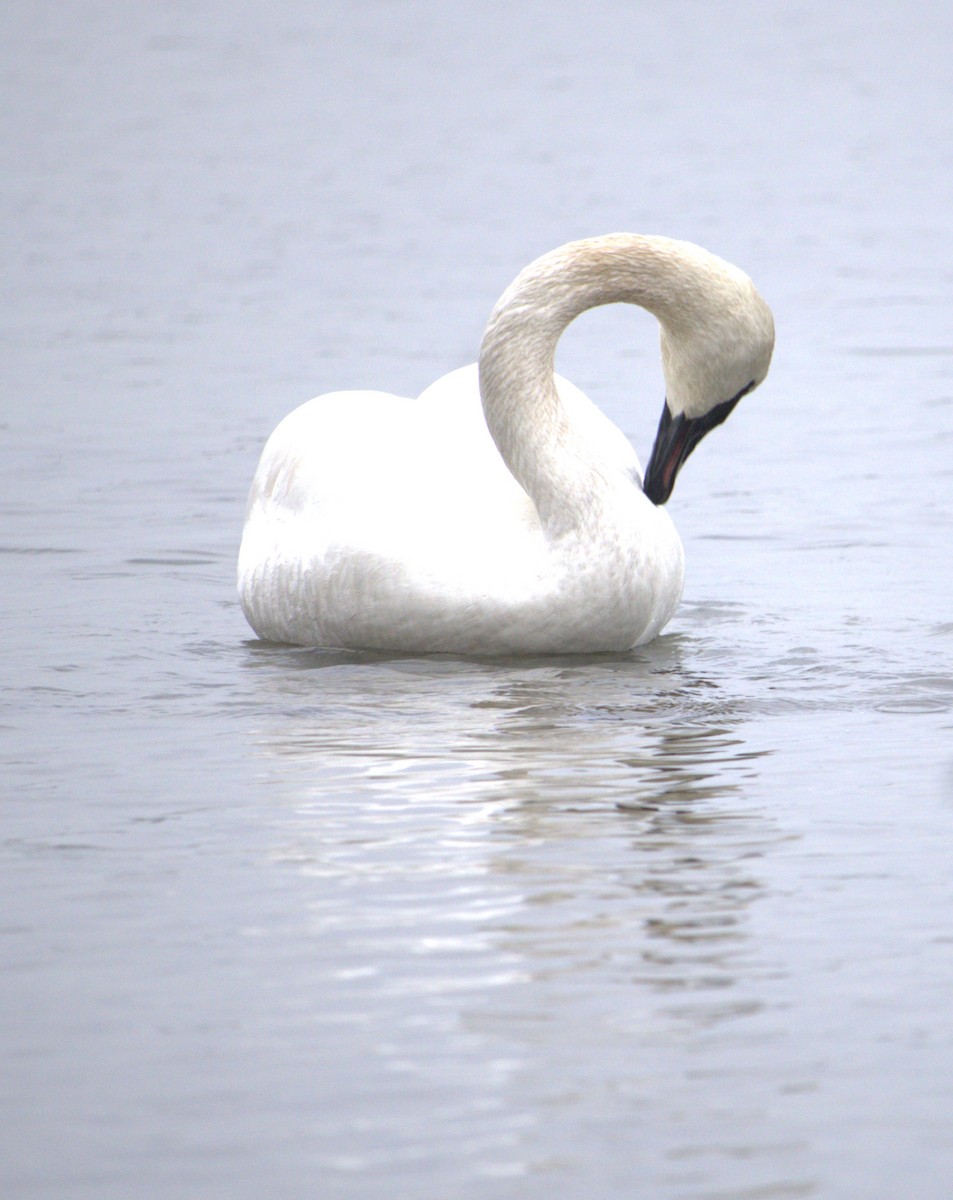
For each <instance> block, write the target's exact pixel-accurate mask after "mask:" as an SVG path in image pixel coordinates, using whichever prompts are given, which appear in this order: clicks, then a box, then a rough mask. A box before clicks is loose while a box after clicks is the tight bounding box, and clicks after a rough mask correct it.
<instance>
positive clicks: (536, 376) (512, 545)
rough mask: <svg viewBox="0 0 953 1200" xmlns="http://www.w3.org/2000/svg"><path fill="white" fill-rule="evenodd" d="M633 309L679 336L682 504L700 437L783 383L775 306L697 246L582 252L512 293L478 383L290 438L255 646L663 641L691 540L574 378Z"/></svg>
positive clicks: (280, 446) (561, 257)
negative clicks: (618, 316)
mask: <svg viewBox="0 0 953 1200" xmlns="http://www.w3.org/2000/svg"><path fill="white" fill-rule="evenodd" d="M615 301H628V302H631V303H636V304H641V305H642V306H643V307H645V308H647V309H649V310H650V311H651V312H653V313H654V314H655V315H656V316H657V317H658V319H659V322H660V324H661V326H662V356H663V367H664V370H665V377H666V385H667V414H666V415H663V426H662V427H660V431H659V440H658V442H657V443H656V449H655V451H654V452H653V459H652V462H651V463H650V467H649V472H648V474H647V476H646V490H648V491H649V492H650V493H651V494H653V495H654V498H655V499H659V500H664V499H665V498H667V495H668V492H670V490H671V485H672V484H673V483H674V477H675V473H676V472H677V470H678V467H679V466H680V464H681V462H682V461H684V458H685V457H686V456H687V454H688V453H689V452H690V451H691V449H692V447H693V446H694V444H695V443H696V442H697V440H698V439H699V438H700V437H701V436H702V434H704V433H705V432H707V428H709V427H710V426H711V425H712V424H715V423H717V421H718V420H722V419H724V416H725V415H727V411H730V407H731V405H732V404H733V402H734V401H735V400H736V399H737V398H738V396H739V395H740V394H742V393H744V392H745V391H748V390H750V389H751V388H752V387H753V386H756V385H757V384H758V383H760V382H761V380H762V379H763V377H764V375H765V373H766V372H767V368H768V363H769V361H770V356H771V348H772V345H773V323H772V320H771V314H770V311H769V310H768V308H767V306H766V305H765V304H764V301H763V300H762V299H761V297H760V296H759V295H758V293H757V292H756V291H755V289H754V286H753V285H752V284H751V281H750V280H749V279H748V277H747V276H746V275H744V273H743V272H741V271H739V270H738V269H737V268H735V267H732V266H730V265H729V264H728V263H725V262H723V261H722V260H721V259H718V258H716V257H715V256H714V255H711V254H708V253H707V252H705V251H703V250H701V249H699V248H698V247H696V246H692V245H690V244H689V243H685V242H675V241H671V240H669V239H665V238H655V237H644V236H637V235H633V234H614V235H610V236H608V237H603V238H592V239H588V240H585V241H582V242H573V243H570V244H569V245H567V246H563V247H561V248H560V249H558V250H555V251H553V252H552V253H550V254H547V255H545V256H544V257H543V258H541V259H538V260H537V261H536V262H534V263H532V264H531V265H530V266H529V267H527V268H526V269H525V270H524V271H523V272H521V274H520V275H519V276H518V277H517V279H516V280H515V281H514V283H513V284H512V285H511V286H510V287H509V288H508V289H507V290H506V292H504V294H503V296H502V297H501V299H500V300H499V302H498V303H497V305H496V307H495V308H494V310H493V312H492V314H491V316H490V320H489V324H488V326H487V330H486V334H485V336H484V339H483V346H482V349H481V353H480V363H479V368H478V367H477V366H476V365H473V366H470V367H464V368H462V369H461V370H458V371H453V372H451V373H450V374H449V375H445V376H444V377H443V378H442V379H439V380H438V381H437V382H436V383H434V384H432V385H431V386H430V387H429V388H427V390H426V391H425V392H424V393H423V394H422V395H421V396H419V397H418V398H417V399H416V400H409V399H404V398H401V397H396V396H390V395H387V394H385V393H381V392H358V391H351V392H332V393H330V394H328V395H324V396H320V397H318V398H317V399H315V400H311V401H309V402H308V403H307V404H304V405H302V406H301V407H300V408H298V409H296V410H295V411H294V412H292V413H291V414H290V415H289V416H288V417H286V418H285V419H284V420H283V421H282V422H281V423H280V424H279V426H278V428H277V429H276V430H275V432H274V433H273V434H272V435H271V437H270V438H269V440H268V442H267V444H266V446H265V449H264V452H263V453H262V457H261V461H260V463H259V465H258V469H257V471H256V473H255V477H254V480H253V483H252V488H251V495H250V497H249V502H248V513H247V518H246V523H245V530H244V535H243V538H242V545H241V550H240V553H239V568H238V580H239V593H240V596H241V601H242V607H243V609H244V612H245V615H246V617H247V618H248V621H249V623H250V624H251V626H252V628H253V629H254V630H255V632H256V633H257V634H258V635H259V636H260V637H262V638H265V639H267V640H271V641H280V642H292V643H296V644H299V645H308V646H337V647H350V648H355V649H357V648H376V649H384V650H407V651H452V652H457V653H465V654H487V655H496V654H506V653H517V654H521V653H569V652H577V651H578V652H584V651H600V650H625V649H628V648H630V647H632V646H634V645H637V644H639V643H641V642H645V641H648V640H649V639H650V638H652V637H654V636H655V635H656V634H657V633H658V632H659V630H660V629H662V627H663V626H664V625H665V623H666V622H667V621H668V620H669V618H670V617H671V616H672V614H673V613H674V611H675V608H676V607H677V605H678V602H679V599H680V597H681V592H682V583H683V574H684V567H683V551H682V545H681V541H680V540H679V537H678V534H677V533H676V531H675V528H674V526H673V525H672V522H671V520H670V518H669V516H668V514H667V513H666V512H665V511H664V509H662V508H661V507H660V506H658V505H657V504H656V503H653V501H652V500H651V499H649V496H648V495H646V493H645V491H643V488H642V480H641V474H640V470H639V463H638V460H637V458H636V456H635V453H634V451H633V450H632V448H631V446H630V445H629V442H628V441H627V439H626V438H625V436H624V435H623V434H622V433H621V432H620V431H619V430H618V429H617V428H616V427H615V426H614V425H613V424H612V423H611V422H610V421H609V420H608V419H607V418H606V417H605V416H604V415H603V414H602V413H601V412H600V411H599V410H598V409H597V408H596V407H595V406H594V405H593V404H592V403H591V402H590V401H589V400H588V399H587V398H586V397H585V396H584V395H583V393H582V392H580V391H579V389H578V388H576V387H574V386H573V385H572V384H571V383H569V382H568V381H567V380H565V379H562V378H559V377H557V376H556V375H555V374H554V371H553V360H554V355H555V348H556V343H557V341H558V339H559V336H560V334H561V333H562V331H563V330H564V329H565V327H566V326H567V325H568V324H569V322H570V321H571V320H572V319H573V318H574V317H575V316H577V315H578V314H579V313H580V312H582V311H584V310H585V309H588V308H592V307H595V306H596V305H599V304H607V303H612V302H615ZM666 421H667V422H668V425H666ZM663 427H664V428H665V429H667V433H666V434H665V437H664V438H663ZM650 477H651V478H650Z"/></svg>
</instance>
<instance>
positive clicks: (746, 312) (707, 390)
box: [643, 252, 774, 504]
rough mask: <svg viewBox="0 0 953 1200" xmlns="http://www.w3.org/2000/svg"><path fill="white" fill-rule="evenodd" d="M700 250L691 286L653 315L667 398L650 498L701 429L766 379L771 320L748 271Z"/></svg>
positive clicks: (669, 481)
mask: <svg viewBox="0 0 953 1200" xmlns="http://www.w3.org/2000/svg"><path fill="white" fill-rule="evenodd" d="M702 254H704V258H702V259H701V261H698V262H696V263H694V264H693V266H694V268H695V269H694V271H693V278H692V284H693V285H694V286H691V287H686V288H685V290H684V291H682V292H681V294H680V295H679V296H678V303H677V304H673V305H672V306H671V307H670V308H669V310H668V312H666V311H665V310H664V308H663V309H661V310H660V311H659V312H658V314H657V315H658V317H659V323H660V325H661V347H662V368H663V371H664V374H665V395H666V400H665V406H664V408H663V409H662V419H661V421H660V422H659V427H658V433H657V434H656V438H655V445H654V446H653V448H652V454H651V457H650V459H649V464H648V467H647V468H646V472H645V481H644V484H643V489H644V491H645V494H646V495H647V496H648V498H649V499H650V500H651V501H652V502H653V503H654V504H664V503H665V501H666V500H668V498H669V496H670V495H671V494H672V488H673V487H674V486H675V478H676V476H677V475H678V472H679V469H680V468H681V466H682V464H683V463H684V462H685V460H686V458H688V456H689V454H691V452H692V451H693V450H694V449H695V447H696V446H697V445H698V443H699V442H700V441H701V440H702V438H703V437H704V436H705V434H706V433H708V432H709V431H710V430H712V429H714V428H715V426H716V425H720V424H721V423H722V421H724V420H725V418H726V417H727V416H728V415H729V413H730V412H731V411H732V409H734V407H735V405H736V404H737V403H738V401H739V400H740V399H741V397H742V396H746V395H747V394H748V393H749V392H752V391H754V389H755V388H756V387H757V386H758V385H759V384H760V383H761V382H762V381H763V379H764V377H765V376H766V375H767V373H768V367H769V365H770V363H771V353H772V351H773V349H774V318H773V317H772V315H771V310H770V308H768V306H767V304H766V303H765V302H764V300H763V299H762V298H761V296H760V295H759V293H758V291H757V289H756V288H755V286H754V284H753V283H752V282H751V280H750V279H749V278H748V276H747V275H746V274H745V273H744V272H743V271H741V270H739V269H738V268H737V267H734V266H732V265H731V264H730V263H726V262H724V261H723V260H722V259H718V258H716V257H715V256H714V255H708V254H705V253H704V252H702ZM699 277H701V278H699ZM699 283H700V284H701V286H698V284H699Z"/></svg>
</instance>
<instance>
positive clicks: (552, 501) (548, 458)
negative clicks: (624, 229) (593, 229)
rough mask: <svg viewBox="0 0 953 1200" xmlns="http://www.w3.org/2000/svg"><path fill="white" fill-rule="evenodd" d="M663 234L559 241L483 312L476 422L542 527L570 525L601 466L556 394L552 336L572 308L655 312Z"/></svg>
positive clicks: (595, 486)
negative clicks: (479, 419) (480, 417)
mask: <svg viewBox="0 0 953 1200" xmlns="http://www.w3.org/2000/svg"><path fill="white" fill-rule="evenodd" d="M664 242H665V239H658V238H648V237H640V236H638V235H631V234H624V235H611V236H609V237H604V238H593V239H588V240H586V241H583V242H572V243H570V244H569V245H567V246H563V247H560V249H558V250H555V251H553V252H552V253H550V254H547V255H544V256H543V257H542V258H540V259H537V260H536V262H534V263H531V264H530V265H529V266H528V267H527V268H526V269H525V270H524V271H522V272H521V273H520V274H519V275H518V276H517V278H516V279H515V280H514V282H513V283H512V284H511V285H510V287H509V288H507V290H506V291H505V292H504V293H503V295H502V296H501V297H500V299H499V301H498V302H497V304H496V306H495V308H494V309H493V312H492V313H491V315H490V320H489V322H488V324H487V329H486V333H485V335H484V338H483V344H482V347H481V351H480V391H481V396H482V401H483V409H484V414H485V417H486V422H487V425H488V427H489V430H490V434H491V435H492V437H493V439H494V441H495V442H496V445H497V447H498V449H499V451H500V454H501V456H502V457H503V460H504V462H505V463H506V465H507V466H508V467H509V469H510V471H511V473H512V474H513V475H514V476H515V477H516V479H517V481H518V482H519V483H520V484H521V485H522V487H523V488H524V490H525V491H526V492H527V493H528V494H529V496H530V498H531V499H532V500H533V502H534V503H535V505H536V508H537V510H538V511H539V514H540V517H541V519H542V520H543V522H544V524H547V525H549V526H550V527H551V528H555V527H563V526H566V525H571V524H573V523H576V522H577V521H578V517H579V513H578V505H579V498H580V497H582V496H589V497H592V496H594V495H596V494H598V492H599V489H600V487H604V486H605V482H606V471H605V469H604V465H603V464H602V463H601V462H600V461H599V459H598V455H597V454H596V453H595V452H594V451H593V449H592V448H591V447H590V446H588V445H587V444H586V441H585V439H584V438H580V437H579V436H578V431H577V430H575V429H574V428H573V427H572V425H571V422H570V420H569V417H568V415H567V413H566V411H565V408H564V406H563V405H562V403H561V401H560V399H559V393H558V390H557V387H556V382H555V375H554V370H555V356H556V346H557V343H558V342H559V339H560V337H561V336H562V334H563V332H564V330H565V329H566V327H567V326H568V325H569V324H570V322H571V321H573V320H574V319H575V318H576V317H577V316H579V315H580V314H581V313H583V312H585V311H586V310H588V309H590V308H596V307H599V306H600V305H604V304H613V303H617V302H626V303H630V304H638V305H640V306H641V307H643V308H646V309H648V310H649V311H651V312H654V313H655V314H656V315H657V316H658V317H659V319H660V320H664V319H665V317H666V315H667V311H668V310H669V309H670V308H671V307H672V300H671V298H670V297H669V296H668V295H667V293H666V289H665V287H664V286H663V285H664V283H665V280H666V269H665V268H666V263H665V262H664V261H663V259H664V258H665V255H664V253H660V250H661V249H664V246H660V244H662V243H664ZM591 507H592V505H591V501H590V503H589V508H590V509H591Z"/></svg>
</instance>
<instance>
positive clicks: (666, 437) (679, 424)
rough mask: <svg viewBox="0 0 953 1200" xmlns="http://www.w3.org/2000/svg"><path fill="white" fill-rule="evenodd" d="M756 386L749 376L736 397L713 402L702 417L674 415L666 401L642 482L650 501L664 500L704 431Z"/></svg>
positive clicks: (723, 417) (716, 422)
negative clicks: (749, 380)
mask: <svg viewBox="0 0 953 1200" xmlns="http://www.w3.org/2000/svg"><path fill="white" fill-rule="evenodd" d="M756 386H757V382H756V381H755V380H754V379H752V380H751V382H750V383H748V384H746V385H745V386H744V387H743V388H742V389H741V391H740V392H738V394H737V395H736V396H732V398H731V399H730V400H723V401H722V402H721V404H716V405H715V406H714V408H710V409H709V410H708V412H706V413H705V414H704V415H703V416H701V417H686V416H685V414H684V413H679V414H678V416H677V417H673V416H672V410H671V409H670V408H669V406H668V401H666V403H665V407H664V408H663V409H662V419H661V421H659V427H658V433H657V434H656V435H655V445H654V446H653V447H652V456H651V458H650V459H649V465H648V467H647V468H646V471H645V482H644V483H643V485H642V490H643V491H644V492H645V494H646V496H648V498H649V499H650V500H651V501H652V503H653V504H664V503H665V501H666V500H667V499H668V498H669V496H671V494H672V488H673V487H674V486H675V477H676V476H677V475H678V472H679V471H680V470H681V467H682V463H684V461H685V459H686V458H688V456H689V454H691V452H692V451H693V450H694V449H695V447H696V446H697V445H698V443H699V442H700V441H701V440H702V438H703V437H704V436H705V434H706V433H710V432H711V430H713V429H714V428H715V426H716V425H720V424H721V423H722V422H723V421H724V420H726V419H727V417H728V416H729V415H730V413H731V410H732V409H733V408H734V407H735V405H736V404H737V403H738V401H739V400H740V399H741V397H742V396H747V394H748V393H749V392H750V391H752V390H753V389H754V388H755V387H756Z"/></svg>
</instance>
